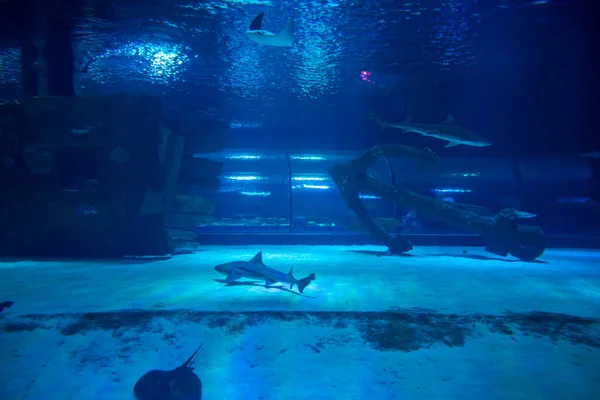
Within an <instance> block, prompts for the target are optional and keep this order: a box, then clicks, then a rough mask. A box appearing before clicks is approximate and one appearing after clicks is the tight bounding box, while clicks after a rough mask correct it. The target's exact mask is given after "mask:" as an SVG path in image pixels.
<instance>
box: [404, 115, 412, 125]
mask: <svg viewBox="0 0 600 400" xmlns="http://www.w3.org/2000/svg"><path fill="white" fill-rule="evenodd" d="M411 122H412V118H411V117H406V121H404V123H405V124H410V123H411Z"/></svg>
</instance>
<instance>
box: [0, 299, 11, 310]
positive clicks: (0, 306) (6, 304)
mask: <svg viewBox="0 0 600 400" xmlns="http://www.w3.org/2000/svg"><path fill="white" fill-rule="evenodd" d="M13 304H14V303H13V302H12V301H3V302H2V303H0V312H2V311H4V309H5V308H10V307H12V305H13Z"/></svg>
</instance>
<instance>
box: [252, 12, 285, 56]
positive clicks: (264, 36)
mask: <svg viewBox="0 0 600 400" xmlns="http://www.w3.org/2000/svg"><path fill="white" fill-rule="evenodd" d="M264 15H265V13H264V11H261V12H259V13H258V15H256V17H254V19H253V20H252V23H251V24H250V29H248V31H247V32H246V36H247V37H248V39H250V40H252V41H253V42H256V43H258V44H262V45H265V46H275V47H290V46H291V45H292V44H294V17H292V18H291V19H290V21H289V22H288V24H287V25H286V27H285V28H284V29H283V30H282V31H281V32H279V33H272V32H269V31H265V30H263V28H262V23H263V16H264Z"/></svg>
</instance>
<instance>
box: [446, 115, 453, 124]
mask: <svg viewBox="0 0 600 400" xmlns="http://www.w3.org/2000/svg"><path fill="white" fill-rule="evenodd" d="M444 123H445V124H453V123H454V117H453V116H452V114H448V118H446V120H445V121H444Z"/></svg>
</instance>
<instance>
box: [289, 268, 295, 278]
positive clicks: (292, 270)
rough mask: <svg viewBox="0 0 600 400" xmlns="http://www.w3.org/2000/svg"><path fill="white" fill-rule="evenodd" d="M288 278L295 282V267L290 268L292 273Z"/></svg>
mask: <svg viewBox="0 0 600 400" xmlns="http://www.w3.org/2000/svg"><path fill="white" fill-rule="evenodd" d="M288 276H289V277H290V278H291V279H292V280H295V279H296V278H294V267H293V266H292V267H290V272H288Z"/></svg>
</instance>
